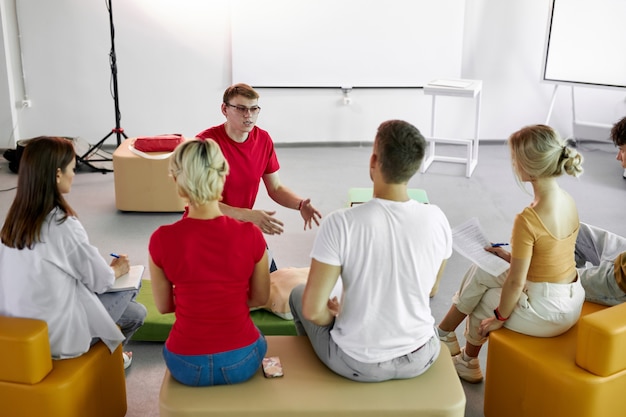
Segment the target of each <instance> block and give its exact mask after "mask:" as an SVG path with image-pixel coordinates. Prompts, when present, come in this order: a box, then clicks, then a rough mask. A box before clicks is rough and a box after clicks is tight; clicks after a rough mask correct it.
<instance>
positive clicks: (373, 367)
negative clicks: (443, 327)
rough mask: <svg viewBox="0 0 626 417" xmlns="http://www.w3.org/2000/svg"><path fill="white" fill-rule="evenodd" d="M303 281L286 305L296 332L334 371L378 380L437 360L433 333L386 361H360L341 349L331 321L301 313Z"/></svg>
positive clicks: (407, 374)
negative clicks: (417, 345)
mask: <svg viewBox="0 0 626 417" xmlns="http://www.w3.org/2000/svg"><path fill="white" fill-rule="evenodd" d="M304 287H305V286H304V284H301V285H298V286H297V287H295V288H294V289H293V290H292V291H291V295H290V296H289V305H290V307H291V314H293V321H294V324H295V326H296V332H297V333H298V335H299V336H307V337H308V338H309V340H310V342H311V346H312V347H313V350H314V351H315V354H316V355H317V357H318V358H319V359H320V360H321V361H322V362H323V363H324V364H325V365H326V366H327V367H328V368H330V370H332V371H333V372H334V373H336V374H338V375H341V376H343V377H345V378H348V379H351V380H353V381H359V382H380V381H387V380H389V379H407V378H414V377H416V376H418V375H421V374H423V373H424V372H426V371H427V370H428V368H430V367H431V365H432V364H433V363H434V362H435V360H437V357H438V356H439V352H440V349H441V342H440V341H439V338H437V337H435V329H434V328H433V333H432V334H433V336H432V337H431V338H430V339H429V340H428V342H426V343H425V344H424V345H423V346H421V347H420V348H418V349H416V350H415V351H413V352H411V353H407V354H406V355H402V356H400V357H398V358H394V359H391V360H388V361H385V362H378V363H365V362H360V361H358V360H356V359H354V358H352V357H351V356H350V355H348V354H346V353H345V352H343V351H342V350H341V348H340V347H339V346H337V344H336V343H335V341H334V340H333V338H332V336H331V335H330V331H331V330H332V328H333V325H334V323H335V322H334V321H333V322H332V323H331V324H330V325H328V326H318V325H316V324H315V323H312V322H310V321H308V320H306V319H305V318H303V317H302V295H303V293H304Z"/></svg>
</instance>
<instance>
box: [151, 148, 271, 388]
mask: <svg viewBox="0 0 626 417" xmlns="http://www.w3.org/2000/svg"><path fill="white" fill-rule="evenodd" d="M170 171H171V174H172V177H173V178H174V181H175V182H176V186H177V188H178V192H179V194H180V196H181V197H183V198H184V199H185V200H187V202H188V206H187V207H188V212H187V215H186V216H185V217H183V218H182V219H180V220H178V221H177V222H175V223H173V224H170V225H164V226H161V227H159V228H158V229H157V230H156V231H155V232H154V233H153V234H152V236H151V237H150V243H149V252H150V260H149V264H150V276H151V280H152V289H153V296H154V301H155V305H156V307H157V309H158V311H159V312H160V313H162V314H165V313H171V312H173V313H175V315H176V320H175V322H174V325H173V326H172V330H171V332H170V334H169V336H168V338H167V340H166V342H165V345H164V347H163V357H164V359H165V363H166V365H167V367H168V369H169V370H170V373H171V374H172V377H174V378H175V379H176V380H177V381H179V382H181V383H182V384H185V385H192V386H207V385H224V384H235V383H238V382H243V381H246V380H248V379H250V378H251V377H252V376H253V375H254V374H255V373H256V371H257V370H258V369H259V366H260V365H261V361H262V359H263V357H264V355H265V353H266V352H267V342H266V341H265V337H264V336H263V334H262V333H261V332H260V331H259V329H258V328H257V327H256V326H255V325H254V322H253V321H252V319H251V318H250V311H249V309H250V308H252V307H259V306H262V305H264V304H266V303H267V299H268V297H269V293H270V278H269V268H268V255H267V250H266V244H265V239H264V238H263V234H262V233H261V230H259V228H258V227H257V226H256V225H255V224H253V223H251V222H242V221H239V220H237V219H233V218H232V217H228V216H225V215H224V214H223V213H222V211H221V210H220V205H219V200H220V198H221V194H222V189H223V187H224V181H225V179H226V175H227V174H228V171H229V167H228V162H226V160H225V159H224V156H223V155H222V153H221V151H220V148H219V146H218V145H217V143H215V142H214V141H213V140H209V139H207V140H205V141H200V140H190V141H186V142H184V143H183V144H181V145H179V146H178V147H177V148H176V150H175V151H174V154H173V155H172V157H171V159H170ZM229 178H230V177H229Z"/></svg>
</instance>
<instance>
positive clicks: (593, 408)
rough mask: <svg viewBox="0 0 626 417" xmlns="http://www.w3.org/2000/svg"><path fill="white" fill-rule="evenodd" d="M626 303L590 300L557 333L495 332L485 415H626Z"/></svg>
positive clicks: (490, 341)
mask: <svg viewBox="0 0 626 417" xmlns="http://www.w3.org/2000/svg"><path fill="white" fill-rule="evenodd" d="M625 351H626V304H620V305H617V306H614V307H610V308H607V307H604V306H600V305H598V304H593V303H589V302H586V303H585V304H584V306H583V312H582V315H581V318H580V320H579V321H578V323H577V324H576V325H575V326H574V327H572V328H571V329H570V330H569V331H567V332H565V333H564V334H562V335H560V336H557V337H548V338H542V337H532V336H526V335H523V334H521V333H516V332H513V331H511V330H508V329H500V330H497V331H495V332H493V333H492V334H491V335H490V336H489V350H488V351H487V374H486V376H485V417H503V416H506V417H536V416H550V417H595V416H602V417H621V416H623V415H624V414H625V413H626V406H624V400H623V398H622V395H624V393H625V392H626V356H625V355H624V352H625Z"/></svg>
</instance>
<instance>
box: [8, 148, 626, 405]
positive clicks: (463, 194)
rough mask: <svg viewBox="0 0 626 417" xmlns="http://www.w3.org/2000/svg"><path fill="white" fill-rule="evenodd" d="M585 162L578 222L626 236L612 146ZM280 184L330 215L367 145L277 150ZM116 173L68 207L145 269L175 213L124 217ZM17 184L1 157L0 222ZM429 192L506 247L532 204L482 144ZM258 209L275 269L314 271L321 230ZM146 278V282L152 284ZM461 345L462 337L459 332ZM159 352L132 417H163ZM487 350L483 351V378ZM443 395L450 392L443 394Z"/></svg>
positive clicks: (475, 401)
mask: <svg viewBox="0 0 626 417" xmlns="http://www.w3.org/2000/svg"><path fill="white" fill-rule="evenodd" d="M578 149H579V150H580V151H581V152H582V153H583V155H584V156H585V165H584V167H585V173H584V175H583V176H582V177H581V178H579V179H574V178H571V177H568V178H563V179H562V180H561V184H562V186H563V187H564V188H565V189H567V190H568V191H569V192H570V193H571V194H572V195H573V196H574V197H575V198H576V200H577V202H578V206H579V211H580V218H581V220H582V221H585V222H588V223H592V224H595V225H598V226H600V227H603V228H606V229H609V230H613V231H615V232H616V233H619V234H622V235H626V222H624V221H623V215H622V213H623V212H622V210H623V207H624V201H626V200H625V197H626V180H624V179H623V178H622V173H623V170H622V169H621V168H620V166H619V163H618V162H616V161H615V147H614V146H613V145H612V144H611V143H608V142H604V143H598V142H580V143H578ZM462 151H463V150H462V149H461V148H458V147H448V148H446V147H442V153H449V154H458V153H460V152H462ZM277 152H278V156H279V160H280V162H281V164H282V166H281V170H280V175H281V178H282V180H283V182H284V183H285V184H286V185H288V186H290V187H291V188H292V189H294V190H295V191H296V192H297V193H299V194H300V195H302V196H303V197H310V198H311V199H312V201H313V204H314V205H315V206H316V207H317V208H318V209H320V210H321V211H322V213H328V212H330V211H332V210H334V209H337V208H339V207H343V206H345V205H346V200H347V191H348V188H350V187H368V186H370V185H371V184H370V181H369V176H368V168H367V167H368V158H369V155H370V146H369V145H367V146H363V147H296V148H289V147H281V148H278V149H277ZM113 178H114V174H113V173H108V174H101V173H98V172H93V171H91V170H90V169H88V168H87V167H82V168H81V169H80V170H79V172H78V174H77V175H76V178H75V181H74V186H73V188H72V192H71V193H70V194H69V196H68V200H69V202H70V204H71V205H72V206H73V207H74V209H75V210H76V211H77V212H78V214H79V217H80V219H81V221H82V222H83V224H84V226H85V228H86V229H87V232H88V234H89V236H90V239H91V242H92V243H93V244H94V245H96V246H97V247H98V248H100V250H101V253H102V255H103V256H108V254H109V253H110V252H119V253H127V254H129V256H130V257H131V259H132V261H133V263H140V264H144V265H146V264H147V240H148V237H149V235H150V233H151V232H152V231H153V230H154V229H155V228H156V227H158V226H159V225H161V224H165V223H170V222H173V221H175V220H176V219H178V218H179V214H162V213H123V212H119V211H117V210H116V208H115V197H114V184H113ZM16 180H17V176H16V175H15V174H13V173H11V172H10V171H9V170H8V164H7V162H6V161H5V160H4V159H2V158H0V190H2V191H0V216H1V217H2V218H4V215H5V213H6V211H7V210H8V207H9V205H10V203H11V201H12V199H13V196H14V195H15V192H14V191H13V190H12V188H13V187H15V185H16ZM410 185H411V186H412V187H414V188H423V189H425V190H426V191H427V193H428V196H429V199H430V201H431V203H433V204H437V205H439V206H440V207H441V208H442V209H443V210H444V212H445V213H446V214H447V216H448V219H449V221H450V224H451V225H452V226H453V227H454V226H455V225H457V224H459V223H461V222H463V221H464V220H466V219H468V218H470V217H477V218H478V219H479V220H480V222H481V224H482V227H483V229H484V231H485V233H486V234H487V236H488V237H489V238H490V239H491V240H493V241H507V240H508V238H509V236H510V230H511V226H512V221H513V218H514V215H515V213H517V212H519V211H521V209H522V208H523V207H524V206H526V205H527V204H528V203H529V202H530V199H531V197H530V195H529V194H526V193H525V192H524V191H523V190H521V189H520V188H518V186H517V185H516V183H515V180H514V178H513V175H512V172H511V168H510V163H509V156H508V151H507V148H506V144H505V143H504V142H495V143H483V144H481V147H480V155H479V163H478V167H477V168H476V170H475V172H474V174H473V176H472V177H471V178H469V179H468V178H466V177H465V176H464V166H463V165H460V164H453V163H441V162H439V163H435V164H433V166H432V167H431V168H430V169H429V170H428V172H427V173H426V174H418V175H417V176H416V177H415V178H413V180H412V181H411V184H410ZM257 207H260V208H266V209H270V210H276V211H277V214H276V215H277V216H278V217H279V218H280V219H282V220H283V221H284V222H285V233H284V234H283V235H282V236H269V237H268V238H267V240H268V244H269V246H270V248H271V249H272V250H273V252H274V256H275V258H276V260H277V263H278V265H279V267H281V266H282V267H287V266H308V264H309V256H308V255H309V250H310V247H311V244H312V241H313V238H314V237H315V233H316V230H315V229H314V230H312V231H306V232H305V231H303V230H302V222H301V219H300V218H299V215H298V213H297V212H295V211H293V210H292V211H290V210H286V209H284V208H282V207H277V206H276V204H274V203H273V202H271V201H270V200H269V199H268V197H267V195H266V194H265V193H264V191H262V192H261V194H260V196H259V198H258V200H257ZM468 266H469V261H467V260H466V259H464V258H462V257H461V256H459V255H458V254H456V253H454V254H453V255H452V258H451V259H450V261H449V262H448V265H447V266H446V270H445V273H444V276H443V279H442V283H441V287H440V290H439V293H438V294H437V295H436V296H435V297H434V298H433V299H432V309H433V314H434V316H435V318H436V319H437V320H439V319H441V317H443V315H444V314H445V313H446V311H447V310H448V308H449V307H450V298H451V296H452V294H453V293H454V291H455V290H456V288H457V286H458V283H459V281H460V279H461V277H462V275H463V273H464V271H465V270H466V268H467V267H468ZM146 278H147V276H146ZM457 335H458V336H460V339H462V330H459V331H458V332H457ZM161 347H162V344H160V343H140V342H131V344H130V345H129V349H131V350H133V352H134V358H135V359H134V362H133V365H132V366H131V368H130V369H129V370H128V373H127V391H128V413H127V416H128V417H139V416H142V417H143V416H157V415H158V393H159V387H160V384H161V378H162V376H163V372H164V369H165V368H164V364H163V360H162V358H161ZM487 350H488V344H487V345H486V346H485V348H484V349H483V351H482V352H481V365H482V367H483V369H484V367H485V358H486V353H487ZM463 387H464V389H465V393H466V396H467V408H466V416H467V417H482V416H483V393H484V384H476V385H471V384H466V383H463ZM443 389H445V387H443Z"/></svg>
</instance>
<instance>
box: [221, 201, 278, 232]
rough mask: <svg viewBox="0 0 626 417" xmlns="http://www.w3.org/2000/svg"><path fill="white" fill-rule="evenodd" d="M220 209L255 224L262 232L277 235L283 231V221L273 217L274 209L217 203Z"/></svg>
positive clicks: (230, 215)
mask: <svg viewBox="0 0 626 417" xmlns="http://www.w3.org/2000/svg"><path fill="white" fill-rule="evenodd" d="M219 205H220V211H221V212H222V213H224V215H226V216H228V217H232V218H233V219H237V220H241V221H243V222H251V223H254V224H256V225H257V226H258V227H259V229H261V231H262V232H263V233H266V234H268V235H279V234H281V233H282V232H283V222H281V221H280V220H278V219H277V218H275V217H273V216H274V214H276V212H275V211H266V210H253V209H248V208H240V207H232V206H229V205H228V204H224V203H219Z"/></svg>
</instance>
